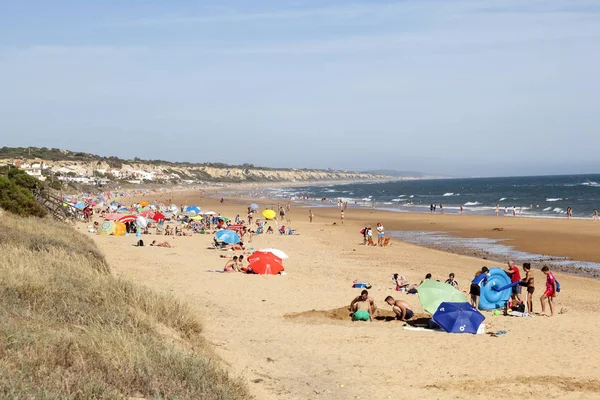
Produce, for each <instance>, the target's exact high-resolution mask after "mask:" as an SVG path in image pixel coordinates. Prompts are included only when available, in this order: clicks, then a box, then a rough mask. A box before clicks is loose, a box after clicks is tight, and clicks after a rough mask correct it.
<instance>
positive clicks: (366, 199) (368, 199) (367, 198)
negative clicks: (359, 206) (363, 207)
mask: <svg viewBox="0 0 600 400" xmlns="http://www.w3.org/2000/svg"><path fill="white" fill-rule="evenodd" d="M361 200H362V201H371V198H370V197H365V198H364V199H361Z"/></svg>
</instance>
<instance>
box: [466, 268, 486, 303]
mask: <svg viewBox="0 0 600 400" xmlns="http://www.w3.org/2000/svg"><path fill="white" fill-rule="evenodd" d="M488 272H490V270H489V269H488V267H483V268H481V271H477V272H476V273H475V278H474V279H473V280H472V281H471V288H470V290H469V295H470V296H471V305H472V306H473V307H475V308H479V296H481V285H482V284H485V283H486V282H487V278H488Z"/></svg>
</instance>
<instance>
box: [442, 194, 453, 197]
mask: <svg viewBox="0 0 600 400" xmlns="http://www.w3.org/2000/svg"><path fill="white" fill-rule="evenodd" d="M444 196H445V197H447V196H454V193H444Z"/></svg>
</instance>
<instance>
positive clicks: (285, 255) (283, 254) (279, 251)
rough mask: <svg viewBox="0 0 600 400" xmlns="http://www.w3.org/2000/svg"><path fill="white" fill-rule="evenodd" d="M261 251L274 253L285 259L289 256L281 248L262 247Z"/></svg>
mask: <svg viewBox="0 0 600 400" xmlns="http://www.w3.org/2000/svg"><path fill="white" fill-rule="evenodd" d="M259 251H262V252H263V253H272V254H274V255H275V256H277V257H279V258H281V259H282V260H283V259H286V258H289V257H288V255H287V254H285V253H284V252H283V251H281V250H279V249H271V248H269V249H260V250H259Z"/></svg>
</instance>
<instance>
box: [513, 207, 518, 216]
mask: <svg viewBox="0 0 600 400" xmlns="http://www.w3.org/2000/svg"><path fill="white" fill-rule="evenodd" d="M516 216H517V208H516V207H515V206H513V217H516Z"/></svg>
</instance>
